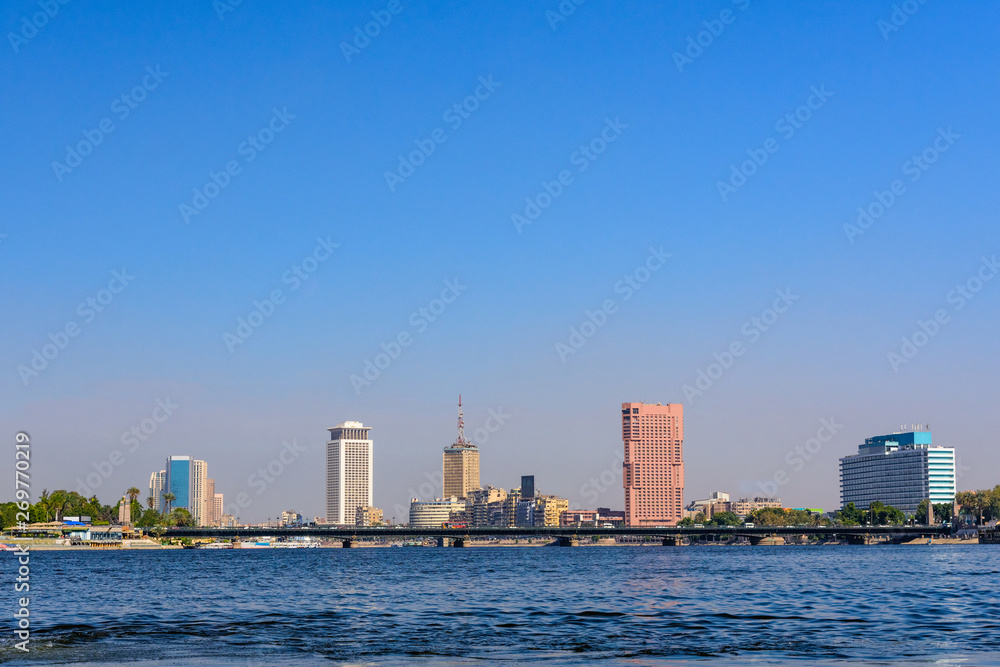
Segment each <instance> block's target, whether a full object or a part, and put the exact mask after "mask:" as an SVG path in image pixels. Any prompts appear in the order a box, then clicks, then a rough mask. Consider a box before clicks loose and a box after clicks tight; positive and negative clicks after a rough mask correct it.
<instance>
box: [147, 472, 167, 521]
mask: <svg viewBox="0 0 1000 667" xmlns="http://www.w3.org/2000/svg"><path fill="white" fill-rule="evenodd" d="M166 484H167V471H166V470H161V471H160V472H154V473H152V474H151V475H150V476H149V495H150V496H152V497H153V509H155V510H156V511H157V512H162V511H163V494H164V493H165V491H164V490H163V487H164V486H166Z"/></svg>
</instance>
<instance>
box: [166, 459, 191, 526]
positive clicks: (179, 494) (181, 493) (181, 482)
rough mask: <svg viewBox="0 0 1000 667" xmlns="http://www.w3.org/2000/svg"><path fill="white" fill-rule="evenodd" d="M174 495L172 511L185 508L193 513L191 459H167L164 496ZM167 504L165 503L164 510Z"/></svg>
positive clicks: (171, 504) (171, 505)
mask: <svg viewBox="0 0 1000 667" xmlns="http://www.w3.org/2000/svg"><path fill="white" fill-rule="evenodd" d="M168 493H172V494H174V499H173V501H172V502H171V503H170V509H171V511H173V510H175V509H178V508H181V507H183V508H184V509H186V510H188V511H189V512H190V511H191V457H190V456H171V457H170V458H168V459H167V479H166V483H165V484H164V486H163V494H164V495H166V494H168ZM165 507H166V503H164V509H165Z"/></svg>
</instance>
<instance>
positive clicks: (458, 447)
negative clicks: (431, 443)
mask: <svg viewBox="0 0 1000 667" xmlns="http://www.w3.org/2000/svg"><path fill="white" fill-rule="evenodd" d="M442 472H443V473H444V490H443V493H444V497H445V498H450V497H451V496H455V497H456V498H459V499H460V500H464V499H466V498H468V497H469V494H470V493H471V492H473V491H475V490H476V489H478V488H480V487H479V448H478V447H476V446H475V445H474V444H472V443H471V442H469V441H468V440H466V439H465V420H464V418H463V417H462V397H461V396H459V397H458V438H456V440H455V444H453V445H450V446H448V447H445V448H444V456H443V459H442Z"/></svg>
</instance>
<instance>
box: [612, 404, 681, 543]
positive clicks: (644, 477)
mask: <svg viewBox="0 0 1000 667" xmlns="http://www.w3.org/2000/svg"><path fill="white" fill-rule="evenodd" d="M622 442H623V443H624V446H625V456H624V458H625V460H624V463H623V464H622V484H623V486H624V487H625V517H626V525H629V526H670V525H675V524H676V523H677V522H678V521H680V520H681V519H682V518H683V516H684V507H683V502H684V406H683V405H681V404H680V403H668V404H667V405H660V404H658V403H657V404H655V405H653V404H649V403H622Z"/></svg>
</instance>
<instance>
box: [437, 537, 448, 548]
mask: <svg viewBox="0 0 1000 667" xmlns="http://www.w3.org/2000/svg"><path fill="white" fill-rule="evenodd" d="M437 545H438V546H439V547H446V546H448V538H447V537H439V538H437Z"/></svg>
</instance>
